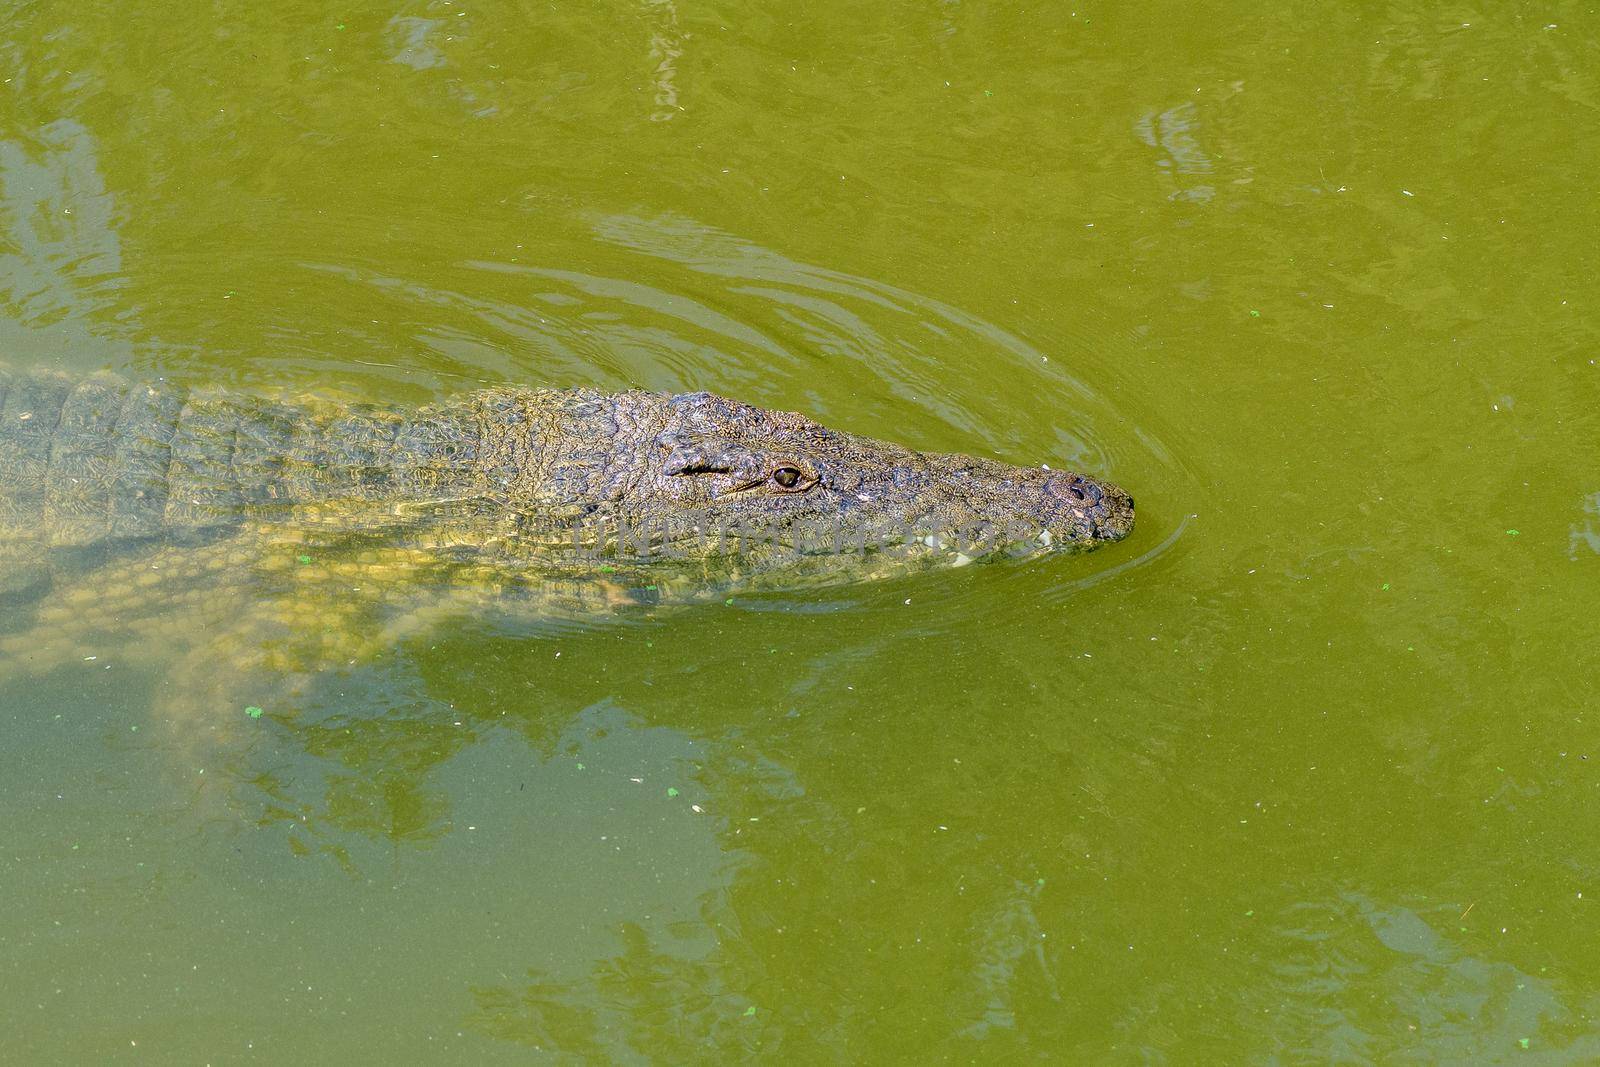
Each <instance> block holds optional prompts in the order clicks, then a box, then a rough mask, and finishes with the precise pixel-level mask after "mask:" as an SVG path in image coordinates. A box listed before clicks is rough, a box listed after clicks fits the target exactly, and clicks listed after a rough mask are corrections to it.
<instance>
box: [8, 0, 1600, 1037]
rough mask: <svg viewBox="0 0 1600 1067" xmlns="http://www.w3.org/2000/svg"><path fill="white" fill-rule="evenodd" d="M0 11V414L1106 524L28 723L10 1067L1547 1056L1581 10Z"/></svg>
mask: <svg viewBox="0 0 1600 1067" xmlns="http://www.w3.org/2000/svg"><path fill="white" fill-rule="evenodd" d="M5 29H6V32H5V33H4V34H3V35H0V37H3V41H0V353H3V358H4V359H5V360H7V361H8V362H10V363H12V364H14V365H17V366H23V367H61V368H66V369H71V370H75V371H89V370H93V369H98V368H101V367H114V368H118V369H121V370H123V371H125V372H127V373H130V374H134V375H139V374H150V375H164V376H168V377H172V378H176V379H179V380H183V381H191V382H219V383H223V384H229V385H237V386H239V387H242V388H270V389H278V390H294V389H311V388H316V389H319V390H324V391H332V392H336V393H339V394H341V395H348V396H353V397H359V398H361V399H364V400H368V401H373V402H379V403H392V404H411V403H421V402H426V401H428V400H430V399H435V398H438V397H440V396H442V395H445V394H447V393H450V392H453V391H457V390H461V389H470V388H473V387H475V386H476V385H477V384H478V383H482V382H491V383H493V382H507V381H510V382H522V383H528V384H538V385H578V384H582V385H594V386H600V387H604V388H622V387H629V386H639V387H646V388H651V389H667V390H689V389H710V390H714V391H718V392H722V393H726V394H728V395H731V396H735V397H738V398H739V399H742V400H746V401H750V402H753V403H759V404H765V405H769V406H774V407H780V408H784V409H799V410H804V411H806V412H808V413H809V414H811V415H813V416H815V417H817V418H818V419H820V420H822V421H824V422H827V423H829V424H831V425H835V426H838V427H840V428H844V429H849V430H853V431H857V432H864V433H869V434H874V435H877V436H883V437H891V438H894V439H897V440H900V441H903V442H905V443H907V444H910V445H912V446H915V447H920V448H932V449H940V450H957V451H968V452H974V453H977V454H980V455H992V456H997V457H999V458H1003V459H1006V460H1009V461H1013V462H1023V463H1036V462H1047V463H1050V464H1051V465H1052V466H1053V467H1057V466H1059V467H1075V468H1078V469H1083V470H1086V471H1089V472H1092V473H1094V474H1096V475H1101V476H1105V477H1109V478H1111V479H1113V480H1115V481H1116V482H1118V483H1119V484H1122V485H1125V486H1127V487H1128V488H1129V489H1130V490H1131V491H1132V492H1133V493H1134V495H1135V496H1136V497H1137V499H1138V501H1139V507H1140V513H1139V515H1140V518H1139V527H1138V529H1137V530H1136V532H1135V534H1134V536H1133V537H1132V538H1130V539H1129V540H1128V541H1127V542H1124V543H1122V544H1120V545H1117V546H1114V547H1111V548H1108V549H1105V550H1102V551H1101V552H1098V553H1095V554H1094V555H1092V556H1087V557H1080V558H1076V559H1071V558H1068V559H1058V560H1051V561H1048V562H1044V563H1041V564H1038V565H1034V566H1029V567H1020V568H1017V567H1010V568H1006V567H971V568H966V569H963V570H960V571H956V572H952V573H949V574H944V575H937V576H933V577H926V578H921V579H916V580H910V581H903V582H898V583H889V584H885V585H881V586H874V587H863V588H857V589H849V590H844V591H840V592H838V593H833V594H816V595H811V596H806V597H800V598H793V597H791V598H787V599H782V600H762V599H753V600H750V601H748V602H742V601H736V602H735V603H734V604H732V605H715V606H709V607H704V608H697V609H694V610H691V611H687V612H681V613H660V614H657V615H649V616H642V617H640V618H637V619H630V620H627V621H625V622H623V623H621V624H616V625H609V626H601V627H593V628H589V629H579V630H570V629H563V630H559V631H553V632H506V631H505V630H503V629H498V628H495V627H492V626H488V625H486V624H485V625H478V624H476V623H475V622H474V620H472V619H465V620H460V621H455V622H451V623H449V624H447V625H442V626H440V627H438V628H436V629H434V630H432V631H429V632H426V633H421V634H417V635H415V636H414V637H412V638H410V639H408V640H407V641H406V643H405V644H404V645H403V646H402V647H399V648H397V649H396V650H395V651H394V654H393V655H392V656H390V657H388V658H387V659H386V660H384V661H381V662H374V663H361V664H357V665H354V666H352V667H350V668H348V669H346V670H343V671H340V672H335V673H334V674H331V675H329V676H328V677H326V678H324V679H322V680H320V682H319V684H318V685H316V686H315V687H313V689H312V690H311V691H310V692H309V693H307V694H305V695H304V696H303V698H301V699H300V700H299V701H298V702H296V703H295V704H294V705H293V706H284V707H273V708H270V709H269V712H268V713H267V714H264V715H263V716H261V717H260V718H253V717H250V716H249V715H247V714H246V713H245V711H244V709H245V708H246V707H250V706H254V705H256V704H257V703H258V702H259V701H260V700H261V699H263V698H261V697H260V696H259V695H258V694H256V693H253V692H238V693H236V694H232V695H231V697H230V699H228V700H223V701H219V706H218V707H216V709H215V715H216V716H217V723H216V724H213V725H216V726H217V728H216V729H211V728H210V726H209V725H208V728H207V729H206V731H204V732H205V733H206V734H207V735H209V736H207V737H206V738H204V739H202V741H197V740H196V739H195V738H193V737H185V736H183V735H182V734H181V733H175V732H174V731H173V730H171V729H163V728H162V726H161V721H160V716H159V714H158V709H159V708H160V707H161V706H162V705H163V700H164V699H165V698H166V697H168V696H170V692H171V688H172V686H173V685H174V684H175V678H176V675H175V674H174V667H173V660H172V657H171V656H169V655H166V654H164V652H163V650H162V649H161V648H160V647H154V648H151V649H149V650H148V651H147V652H146V653H145V654H143V655H140V656H137V657H117V656H107V657H101V656H98V655H97V653H96V651H95V650H94V649H85V650H84V653H83V657H82V658H80V659H78V660H75V661H74V662H72V663H71V664H70V665H69V666H67V667H63V668H58V669H55V670H52V671H50V672H48V673H47V674H45V675H43V676H38V675H30V676H22V677H13V678H11V679H10V680H9V681H7V682H5V683H4V684H3V685H0V725H3V727H4V730H5V736H6V738H7V742H6V744H5V745H4V746H3V748H0V802H3V803H4V806H5V811H6V813H7V818H6V822H5V829H4V830H3V831H0V891H3V892H4V894H5V899H6V902H7V906H6V909H5V917H4V918H3V919H0V1034H3V1035H4V1036H3V1037H0V1051H3V1053H4V1055H3V1057H0V1058H4V1059H7V1060H14V1061H17V1062H36V1063H37V1062H108V1061H113V1060H116V1061H125V1062H158V1063H167V1062H209V1063H244V1062H373V1063H379V1062H395V1061H396V1060H397V1059H403V1060H407V1061H431V1062H462V1061H470V1062H485V1063H487V1062H499V1061H505V1062H529V1061H532V1062H569V1061H570V1062H582V1061H585V1060H588V1061H602V1060H608V1059H609V1060H612V1061H618V1062H646V1061H656V1062H691V1061H707V1060H712V1061H734V1062H737V1061H741V1060H769V1059H777V1058H779V1057H788V1058H791V1059H797V1060H799V1061H802V1062H834V1061H838V1062H845V1061H849V1062H931V1061H953V1062H1009V1061H1011V1060H1038V1059H1044V1060H1051V1061H1057V1062H1060V1061H1067V1062H1086V1063H1087V1062H1094V1063H1123V1062H1128V1063H1151V1062H1154V1063H1162V1062H1172V1063H1195V1062H1216V1063H1241V1062H1250V1063H1301V1062H1332V1061H1336V1062H1345V1063H1392V1062H1397V1061H1401V1062H1438V1063H1459V1062H1467V1061H1474V1062H1499V1061H1510V1060H1529V1061H1530V1062H1531V1061H1536V1062H1541V1063H1583V1062H1593V1061H1594V1060H1595V1059H1597V1058H1600V1029H1597V1023H1596V1012H1597V1011H1600V995H1597V993H1596V990H1597V989H1600V941H1597V935H1596V930H1597V925H1596V921H1595V918H1594V912H1593V909H1594V908H1595V907H1596V906H1597V905H1600V884H1597V883H1600V865H1597V861H1596V853H1595V851H1594V850H1595V845H1596V842H1595V834H1594V827H1595V826H1596V825H1600V822H1597V815H1600V809H1597V804H1600V740H1597V735H1596V732H1595V730H1596V724H1595V721H1594V719H1595V716H1596V714H1597V713H1600V709H1597V707H1596V695H1597V690H1596V682H1595V675H1596V670H1595V649H1596V647H1597V640H1600V623H1597V617H1600V610H1597V609H1600V466H1597V463H1596V457H1597V454H1600V450H1597V446H1596V441H1597V440H1600V415H1597V414H1596V412H1597V411H1600V366H1597V363H1596V361H1597V359H1600V318H1597V317H1596V306H1595V299H1594V283H1593V279H1594V278H1595V277H1596V274H1597V273H1600V254H1597V251H1596V250H1597V249H1600V240H1597V237H1600V233H1597V229H1600V227H1597V225H1596V219H1595V197H1594V192H1595V190H1594V164H1595V162H1596V153H1595V151H1594V150H1593V148H1592V145H1593V144H1594V143H1595V137H1596V135H1597V133H1600V79H1597V77H1596V74H1595V72H1596V71H1597V70H1600V45H1597V41H1600V22H1597V21H1596V17H1595V14H1594V12H1593V11H1592V10H1590V8H1589V7H1588V6H1586V5H1584V4H1575V3H1562V2H1556V3H1553V4H1547V5H1545V6H1543V7H1539V8H1537V9H1535V8H1531V7H1526V6H1521V5H1505V4H1477V3H1468V4H1456V5H1452V6H1446V7H1440V8H1436V9H1424V8H1422V7H1418V6H1417V5H1404V4H1399V5H1387V6H1385V5H1377V4H1362V3H1336V4H1332V5H1324V6H1322V7H1319V8H1317V9H1315V10H1311V9H1294V10H1290V9H1288V8H1285V9H1283V10H1281V11H1275V10H1264V9H1262V8H1261V7H1260V6H1259V5H1233V6H1232V7H1231V8H1230V9H1228V10H1223V9H1219V8H1215V7H1208V8H1206V9H1204V10H1201V9H1199V8H1195V7H1192V6H1184V5H1173V4H1158V5H1144V6H1139V7H1132V8H1130V7H1128V6H1126V5H1105V4H1096V3H1087V4H1077V5H1064V6H1048V5H1047V6H1046V7H1044V8H1038V7H1035V6H1032V5H1030V6H1029V8H1028V9H1027V10H1025V11H1023V10H1013V9H1010V8H1008V7H1006V6H1003V5H996V4H973V3H959V2H953V0H952V2H943V3H935V4H928V5H924V6H922V7H920V8H916V9H913V8H910V7H906V8H904V9H898V8H879V7H875V6H873V5H866V6H863V5H856V4H842V3H816V4H809V5H805V6H804V7H803V8H802V7H790V8H770V7H768V8H762V7H758V6H754V5H748V4H733V3H728V2H725V0H723V2H710V3H703V4H691V3H688V2H686V0H682V2H680V0H636V2H631V3H622V2H617V3H602V4H584V5H578V6H573V5H556V6H551V5H542V4H532V3H518V2H511V0H482V2H470V3H469V2H464V0H463V2H456V3H451V2H446V0H435V2H432V3H428V2H419V3H410V4H400V3H394V2H392V0H390V2H387V3H383V2H379V3H372V4H366V5H358V6H357V7H355V8H352V9H350V10H347V11H343V12H333V11H331V9H328V8H327V7H326V6H325V5H317V4H307V3H300V2H291V3H280V4H272V5H246V4H239V3H231V2H227V3H219V4H213V5H209V6H207V7H204V8H199V7H196V8H193V9H177V8H173V9H170V10H161V11H157V10H154V9H150V10H145V9H135V8H133V7H130V6H128V5H83V4H66V3H58V2H51V0H41V2H36V3H29V4H24V5H21V6H20V7H17V8H16V9H15V10H13V11H12V12H11V13H10V14H9V15H8V16H7V18H6V20H5ZM90 656H94V657H95V658H94V659H92V660H91V659H89V658H88V657H90ZM224 669H225V667H219V670H224Z"/></svg>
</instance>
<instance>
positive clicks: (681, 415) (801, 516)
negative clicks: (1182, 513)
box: [636, 393, 1133, 585]
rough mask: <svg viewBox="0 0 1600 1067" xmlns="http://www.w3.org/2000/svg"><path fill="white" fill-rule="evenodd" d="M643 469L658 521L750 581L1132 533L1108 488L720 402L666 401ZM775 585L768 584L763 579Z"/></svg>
mask: <svg viewBox="0 0 1600 1067" xmlns="http://www.w3.org/2000/svg"><path fill="white" fill-rule="evenodd" d="M664 426H665V428H664V430H663V431H662V432H661V433H660V434H659V436H658V437H657V438H656V439H655V441H654V448H653V449H650V450H647V451H649V452H650V453H651V454H650V455H649V456H648V457H647V458H646V460H645V466H646V469H645V470H644V471H642V472H640V473H641V474H642V475H643V477H642V478H640V480H639V482H640V483H642V484H639V483H636V484H638V485H639V487H640V488H641V489H642V490H643V493H642V494H641V495H642V496H643V497H645V498H654V499H653V500H652V501H651V507H650V508H649V510H650V511H654V512H656V513H664V514H665V516H666V518H667V523H666V525H667V527H668V528H670V529H673V530H675V531H677V533H676V534H675V535H674V536H676V537H677V538H679V539H680V542H679V547H681V545H682V544H683V543H684V542H687V541H689V540H691V539H692V540H693V541H694V543H695V544H696V545H697V546H698V548H697V549H691V550H687V551H685V552H684V554H685V555H689V556H694V557H697V558H699V559H703V560H709V559H712V558H718V559H721V560H723V561H725V562H728V563H730V564H731V565H732V566H734V567H735V568H736V569H737V571H738V572H739V573H740V575H742V576H743V578H744V579H745V583H744V584H761V585H773V584H785V585H794V584H820V583H825V582H830V581H842V580H851V579H855V578H862V577H886V576H891V575H894V574H899V573H904V572H907V571H912V570H919V569H926V568H929V567H935V566H940V565H945V566H962V565H964V564H967V563H971V562H973V561H976V560H988V559H998V558H1016V557H1029V556H1038V555H1043V554H1046V553H1056V552H1068V551H1074V550H1077V551H1082V550H1085V549H1090V548H1093V547H1095V546H1097V545H1099V544H1103V543H1105V542H1109V541H1117V540H1120V539H1122V538H1124V537H1126V536H1127V535H1128V533H1129V531H1130V530H1131V529H1132V528H1133V500H1132V498H1131V497H1130V496H1128V494H1127V493H1125V492H1123V491H1122V490H1121V489H1119V488H1117V487H1116V486H1114V485H1112V484H1111V483H1109V482H1105V481H1101V480H1099V479H1096V478H1092V477H1089V476H1087V475H1082V474H1073V473H1068V472H1064V471H1052V470H1049V469H1048V468H1044V467H1016V466H1011V465H1009V464H1004V463H998V462H995V461H993V460H987V459H979V458H975V457H972V456H964V455H957V454H949V453H930V452H916V451H913V450H911V449H909V448H905V447H903V446H900V445H896V444H892V443H889V442H885V441H878V440H874V439H871V438H867V437H860V436H856V435H854V434H848V433H842V432H839V431H835V430H830V429H827V428H826V427H823V426H819V425H817V424H816V423H814V422H812V421H811V420H810V419H807V418H806V417H804V416H802V415H798V414H793V413H789V412H775V411H768V410H765V409H763V408H757V407H751V406H749V405H746V404H740V403H737V402H735V401H731V400H726V399H724V398H722V397H718V396H714V395H712V394H710V393H689V394H684V395H681V396H675V397H671V398H669V399H668V400H667V401H666V412H665V418H664ZM763 579H765V580H763Z"/></svg>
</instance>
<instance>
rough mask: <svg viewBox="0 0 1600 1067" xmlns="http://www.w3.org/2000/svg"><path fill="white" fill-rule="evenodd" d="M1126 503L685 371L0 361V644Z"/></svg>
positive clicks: (681, 567)
mask: <svg viewBox="0 0 1600 1067" xmlns="http://www.w3.org/2000/svg"><path fill="white" fill-rule="evenodd" d="M1133 516H1134V512H1133V500H1132V498H1131V497H1130V496H1129V495H1128V494H1127V493H1125V492H1124V491H1123V490H1122V489H1120V488H1118V487H1117V486H1115V485H1113V484H1111V483H1110V482H1107V481H1104V480H1102V479H1099V478H1096V477H1092V476H1090V475H1087V474H1079V473H1072V472H1066V471H1053V470H1050V469H1049V468H1048V467H1044V466H1040V467H1021V466H1013V465H1009V464H1005V463H1001V462H997V461H994V460H989V459H982V458H977V457H972V456H966V455H958V454H949V453H934V452H919V451H915V450H913V449H910V448H907V447H903V446H901V445H897V444H893V443H889V442H886V441H880V440H875V439H872V438H868V437H863V436H858V435H855V434H851V433H846V432H842V431H838V430H832V429H828V428H826V427H823V426H821V425H818V424H817V423H816V422H814V421H812V420H811V419H809V418H806V417H805V416H803V415H800V414H796V413H793V412H783V411H771V410H766V409H763V408H759V407H753V406H750V405H748V404H743V403H739V402H737V401H734V400H729V399H726V398H723V397H720V396H717V395H714V394H711V393H705V392H697V393H685V394H676V395H673V394H664V393H652V392H644V391H625V392H616V393H605V392H600V391H596V390H592V389H582V388H579V389H543V388H526V387H517V386H506V387H498V388H487V389H481V390H478V391H473V392H465V393H461V394H458V395H455V396H451V397H447V398H444V399H442V400H439V401H437V402H435V403H431V404H428V405H425V406H420V407H415V408H410V409H392V408H386V407H382V406H377V405H372V404H364V403H350V402H346V401H339V400H334V399H330V398H327V397H319V396H313V395H295V396H274V395H270V394H264V393H254V392H249V391H240V390H228V389H224V388H219V387H211V386H201V387H187V386H183V385H180V384H176V383H173V382H171V381H168V380H165V379H162V378H151V379H149V380H131V379H129V378H125V377H122V376H119V375H116V374H111V373H100V374H95V375H90V376H80V377H72V376H68V375H65V374H61V373H57V372H54V371H48V370H31V371H23V370H16V369H11V370H8V369H5V368H4V367H0V667H3V666H4V665H5V664H6V662H7V661H8V660H9V661H11V662H12V663H13V664H14V665H15V664H17V663H24V662H25V663H27V664H31V665H33V666H35V667H38V666H45V665H48V664H49V663H51V662H55V661H59V660H60V659H62V658H65V657H68V656H72V655H77V654H79V653H82V654H83V655H85V656H87V655H92V654H93V652H92V649H94V648H98V647H102V646H104V645H106V642H109V641H112V640H113V636H114V635H119V634H120V635H122V637H124V638H126V637H128V636H129V635H132V636H136V637H141V638H143V639H145V640H147V641H152V642H156V643H158V644H166V643H171V641H172V639H173V638H174V637H176V636H177V635H178V634H180V633H185V632H186V633H188V634H189V635H190V636H191V637H192V635H193V634H194V633H196V632H200V633H204V634H206V635H207V637H208V639H209V640H208V641H207V642H206V643H205V646H206V647H204V648H203V650H202V651H200V652H199V653H198V658H197V660H196V669H197V670H201V671H204V670H206V669H208V666H207V665H214V664H215V663H216V662H218V659H217V656H218V655H219V653H218V651H217V649H216V647H215V646H216V645H217V644H218V642H222V643H227V642H228V641H229V640H231V642H232V645H233V647H232V650H231V653H229V654H230V655H233V656H239V655H244V654H250V655H254V656H255V658H256V660H257V661H258V662H261V663H265V664H268V665H270V664H271V663H272V662H273V655H272V650H273V648H274V647H276V648H277V649H278V655H277V659H278V661H280V662H279V664H278V665H279V666H286V665H288V663H289V662H290V661H299V662H300V663H302V665H303V664H305V663H310V662H325V661H331V660H333V659H335V658H337V659H340V660H343V659H347V658H354V657H355V655H356V654H359V653H358V650H357V649H356V648H355V647H354V645H352V642H357V643H359V644H360V646H361V648H362V649H365V650H371V649H374V648H382V647H383V646H385V645H387V644H392V643H393V642H394V641H397V640H400V639H401V638H403V637H404V636H405V635H406V634H408V633H411V632H414V631H415V629H416V628H417V627H418V626H421V625H424V624H426V622H427V621H428V620H429V619H434V618H437V617H439V616H440V615H443V614H450V613H470V612H482V613H486V614H487V613H495V612H507V611H510V612H513V613H518V614H520V615H522V616H524V617H537V618H565V619H584V618H593V617H596V616H599V615H605V614H610V613H615V612H617V611H619V610H623V609H625V608H627V607H628V606H630V605H634V604H640V603H645V604H655V603H662V602H692V601H695V600H705V599H710V598H713V597H716V598H724V597H728V596H731V595H733V594H735V593H741V594H742V593H745V592H748V591H752V590H769V589H792V588H799V587H807V586H817V585H829V584H840V583H849V582H859V581H863V580H869V579H881V578H888V577H893V576H896V575H902V574H907V573H911V572H913V571H917V570H925V569H929V568H933V567H939V566H963V565H965V564H967V563H971V562H975V561H979V560H984V561H987V560H993V559H1000V558H1018V557H1035V556H1040V555H1046V554H1054V553H1062V552H1070V551H1081V550H1085V549H1090V548H1093V547H1095V546H1097V545H1100V544H1104V543H1107V542H1111V541H1117V540H1120V539H1121V538H1123V537H1125V536H1127V534H1128V533H1129V532H1130V530H1131V529H1132V526H1133ZM269 631H270V632H269ZM190 643H193V642H192V641H191V642H190ZM308 645H319V646H323V647H322V648H321V654H320V655H308V654H307V653H306V649H307V646H308ZM108 647H109V646H108ZM294 650H298V651H294Z"/></svg>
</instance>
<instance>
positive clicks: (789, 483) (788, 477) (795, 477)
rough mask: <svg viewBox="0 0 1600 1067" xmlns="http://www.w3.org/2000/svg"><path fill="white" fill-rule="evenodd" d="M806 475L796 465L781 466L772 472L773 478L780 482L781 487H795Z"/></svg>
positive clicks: (779, 486)
mask: <svg viewBox="0 0 1600 1067" xmlns="http://www.w3.org/2000/svg"><path fill="white" fill-rule="evenodd" d="M803 477H805V475H803V474H801V473H800V471H799V470H798V469H796V468H794V467H779V468H778V469H777V470H775V471H773V472H772V480H773V481H775V482H777V483H778V488H780V489H793V488H794V487H795V486H797V485H799V484H800V479H801V478H803Z"/></svg>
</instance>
